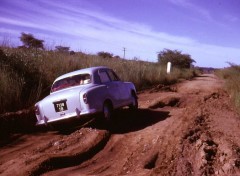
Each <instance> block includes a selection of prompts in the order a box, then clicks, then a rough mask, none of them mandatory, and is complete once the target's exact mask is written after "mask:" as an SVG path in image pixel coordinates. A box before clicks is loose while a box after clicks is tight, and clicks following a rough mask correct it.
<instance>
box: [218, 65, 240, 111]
mask: <svg viewBox="0 0 240 176" xmlns="http://www.w3.org/2000/svg"><path fill="white" fill-rule="evenodd" d="M216 75H217V76H219V77H220V78H223V79H224V80H225V87H226V90H227V91H228V92H229V94H230V96H231V97H232V100H233V102H234V104H235V106H236V107H237V109H238V111H239V112H240V84H239V83H240V66H237V65H231V66H230V67H229V68H225V69H222V70H218V71H217V72H216Z"/></svg>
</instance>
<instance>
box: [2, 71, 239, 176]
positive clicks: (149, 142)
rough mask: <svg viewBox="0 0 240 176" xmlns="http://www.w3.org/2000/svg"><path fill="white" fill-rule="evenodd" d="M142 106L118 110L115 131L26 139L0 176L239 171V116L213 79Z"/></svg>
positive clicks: (7, 154)
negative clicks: (135, 108) (132, 109)
mask: <svg viewBox="0 0 240 176" xmlns="http://www.w3.org/2000/svg"><path fill="white" fill-rule="evenodd" d="M139 106H140V109H139V111H138V112H130V111H129V110H128V109H123V110H119V111H116V114H115V118H114V119H113V120H112V121H111V122H110V127H109V128H107V127H106V126H105V125H104V124H102V123H101V122H99V121H93V122H92V123H90V124H89V125H88V126H87V127H85V128H82V129H78V130H76V131H74V132H73V133H70V134H59V133H53V132H46V133H44V134H43V133H40V134H36V133H34V134H31V135H28V136H26V135H20V136H19V137H17V138H16V139H18V140H14V141H13V142H12V143H10V144H8V145H7V146H3V147H1V148H0V154H1V158H0V174H2V175H12V174H15V175H16V173H17V175H19V174H20V175H41V174H42V175H72V176H75V175H103V176H108V175H239V174H240V139H239V136H240V128H239V127H240V118H239V116H238V114H237V113H236V112H235V110H234V108H233V106H232V104H231V102H230V98H229V96H228V94H227V93H226V92H225V91H224V90H223V82H222V81H221V80H219V79H218V78H216V77H215V76H214V75H203V76H201V77H198V78H196V79H194V80H191V81H185V82H182V83H180V84H178V85H175V86H174V87H171V88H169V89H167V91H166V90H165V89H161V88H156V89H154V91H153V90H149V91H144V92H141V93H140V94H139ZM29 137H31V140H29ZM21 139H22V140H21ZM18 156H20V157H18ZM19 168H21V170H19Z"/></svg>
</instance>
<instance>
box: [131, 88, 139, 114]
mask: <svg viewBox="0 0 240 176" xmlns="http://www.w3.org/2000/svg"><path fill="white" fill-rule="evenodd" d="M132 100H133V101H132V104H130V106H129V108H130V109H131V110H137V109H138V98H137V95H136V94H135V93H134V92H133V93H132Z"/></svg>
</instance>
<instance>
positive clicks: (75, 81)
mask: <svg viewBox="0 0 240 176" xmlns="http://www.w3.org/2000/svg"><path fill="white" fill-rule="evenodd" d="M89 83H91V76H90V74H80V75H74V76H71V77H67V78H64V79H61V80H58V81H56V82H55V83H54V84H53V85H52V89H51V92H55V91H58V90H62V89H66V88H69V87H73V86H80V85H84V84H89Z"/></svg>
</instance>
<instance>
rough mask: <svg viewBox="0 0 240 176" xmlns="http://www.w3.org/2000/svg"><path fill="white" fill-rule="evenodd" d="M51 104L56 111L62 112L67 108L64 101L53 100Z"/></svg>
mask: <svg viewBox="0 0 240 176" xmlns="http://www.w3.org/2000/svg"><path fill="white" fill-rule="evenodd" d="M53 104H54V108H55V111H56V112H62V111H66V110H67V103H66V101H59V102H54V103H53Z"/></svg>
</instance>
